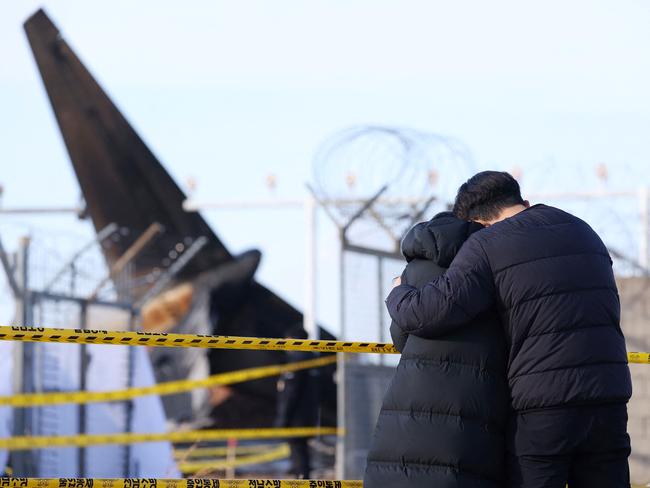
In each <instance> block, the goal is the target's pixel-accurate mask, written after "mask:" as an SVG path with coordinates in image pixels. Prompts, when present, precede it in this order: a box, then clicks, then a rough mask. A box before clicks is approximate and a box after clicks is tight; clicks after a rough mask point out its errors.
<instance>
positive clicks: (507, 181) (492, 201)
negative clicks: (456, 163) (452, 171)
mask: <svg viewBox="0 0 650 488" xmlns="http://www.w3.org/2000/svg"><path fill="white" fill-rule="evenodd" d="M517 204H522V205H523V204H524V199H523V198H521V190H520V189H519V183H517V180H515V179H514V178H513V177H512V175H510V173H506V172H505V171H482V172H481V173H478V174H475V175H474V176H472V177H471V178H470V179H469V180H467V181H466V182H465V183H463V184H462V185H460V188H459V189H458V194H457V195H456V201H455V202H454V215H456V217H458V218H459V219H462V220H492V219H495V218H497V217H498V216H499V214H500V213H501V210H503V209H504V208H507V207H511V206H513V205H517Z"/></svg>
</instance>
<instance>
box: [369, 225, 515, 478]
mask: <svg viewBox="0 0 650 488" xmlns="http://www.w3.org/2000/svg"><path fill="white" fill-rule="evenodd" d="M480 228H481V226H479V225H478V224H470V223H467V222H462V221H460V220H458V219H456V218H455V217H453V216H451V214H441V215H438V216H436V217H434V219H433V220H431V221H430V222H425V223H422V224H418V225H417V226H415V227H414V228H413V229H412V230H411V231H410V232H409V233H408V234H407V236H406V237H405V239H404V241H403V243H402V252H403V254H404V256H405V257H406V259H407V261H408V265H407V266H406V269H405V271H404V274H403V280H404V281H405V282H406V283H409V284H412V285H413V286H423V285H424V284H425V283H427V282H429V281H431V280H432V279H433V278H435V277H437V276H439V275H441V274H442V273H443V272H444V270H445V268H446V267H447V266H449V264H450V263H451V261H452V260H453V258H454V256H455V255H456V253H457V252H458V250H459V249H460V247H461V246H462V244H463V242H465V240H466V239H467V237H468V236H469V235H470V234H471V233H472V232H474V231H476V230H478V229H480ZM391 331H392V332H393V333H396V332H398V331H397V329H396V328H395V327H394V326H393V327H391ZM395 340H396V342H397V344H396V346H397V347H398V348H401V350H402V357H401V359H400V362H399V365H398V366H397V370H396V372H395V376H394V378H393V380H392V382H391V385H390V387H389V389H388V392H387V394H386V397H385V399H384V403H383V406H382V409H381V413H380V415H379V420H378V422H377V427H376V430H375V435H374V438H373V443H372V447H371V450H370V453H369V456H368V464H367V468H366V474H365V479H364V488H397V487H409V488H420V487H422V488H425V487H426V488H430V487H435V488H452V487H453V488H458V487H477V488H478V487H490V488H492V487H493V488H503V486H504V484H503V480H504V459H505V445H504V442H505V428H506V422H507V416H508V393H507V384H506V379H505V364H506V352H505V339H504V337H503V331H502V329H501V326H500V324H499V323H498V321H497V319H496V316H495V314H492V313H486V314H483V315H482V316H480V317H477V318H475V319H473V320H472V321H471V323H469V324H468V326H467V327H465V328H464V329H462V330H459V331H454V332H451V333H449V334H446V335H444V336H440V337H438V338H437V339H436V340H427V339H421V338H419V337H415V336H412V335H411V336H408V337H400V335H399V334H397V335H395Z"/></svg>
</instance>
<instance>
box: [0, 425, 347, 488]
mask: <svg viewBox="0 0 650 488" xmlns="http://www.w3.org/2000/svg"><path fill="white" fill-rule="evenodd" d="M321 435H342V431H341V430H339V429H337V428H336V427H289V428H280V429H276V428H273V429H271V428H264V429H219V430H191V431H186V432H183V431H180V432H162V433H149V434H140V433H135V432H123V433H118V434H78V435H61V436H19V437H8V438H4V439H0V450H3V449H6V450H9V451H20V450H29V449H46V448H51V447H87V446H97V445H102V444H134V443H140V442H162V441H168V442H201V441H225V440H228V439H279V438H287V437H314V436H321ZM0 488H2V485H0Z"/></svg>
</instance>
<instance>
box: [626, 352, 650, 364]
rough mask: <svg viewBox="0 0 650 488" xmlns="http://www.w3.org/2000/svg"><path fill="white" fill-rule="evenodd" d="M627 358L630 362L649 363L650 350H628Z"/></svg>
mask: <svg viewBox="0 0 650 488" xmlns="http://www.w3.org/2000/svg"><path fill="white" fill-rule="evenodd" d="M627 360H628V361H629V362H630V363H636V364H650V352H628V353H627Z"/></svg>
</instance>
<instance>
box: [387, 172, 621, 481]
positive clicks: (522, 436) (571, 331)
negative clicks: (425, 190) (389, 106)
mask: <svg viewBox="0 0 650 488" xmlns="http://www.w3.org/2000/svg"><path fill="white" fill-rule="evenodd" d="M454 213H455V214H456V215H457V216H458V217H459V218H461V219H463V220H468V221H476V222H479V223H481V224H483V225H485V226H486V227H487V228H486V229H484V230H481V231H479V232H476V233H474V234H472V236H470V238H469V239H468V240H467V241H466V242H465V244H464V245H463V247H462V248H461V250H460V251H459V252H458V254H457V255H456V258H455V259H454V261H453V262H452V263H451V265H450V267H449V269H448V270H447V272H446V273H445V274H444V275H443V276H441V277H439V278H437V279H435V280H433V281H431V282H429V283H428V284H426V285H425V286H424V287H422V288H420V289H418V288H414V287H412V286H409V285H406V284H402V285H398V286H396V287H395V288H394V289H393V290H392V292H391V293H390V294H389V296H388V298H387V299H386V304H387V307H388V310H389V313H390V315H391V317H392V318H393V320H394V322H395V323H396V324H397V325H398V326H399V327H400V328H401V329H402V330H403V331H404V332H405V333H408V334H412V335H415V336H418V337H422V338H435V337H439V336H441V335H443V334H448V333H449V332H450V331H453V330H458V329H461V328H463V327H467V326H468V324H472V319H473V318H474V317H476V316H478V315H479V314H481V313H483V312H485V311H487V310H490V309H492V308H494V307H496V308H497V310H498V313H499V316H500V319H501V322H502V324H503V327H504V329H505V333H506V339H507V342H508V364H507V375H508V383H509V388H510V397H511V405H512V408H513V410H514V414H513V415H512V417H511V419H510V421H509V428H508V436H507V449H508V485H509V486H511V487H515V488H519V487H521V488H524V487H525V488H541V487H545V488H564V487H565V486H566V485H567V484H568V486H569V487H570V488H582V487H587V486H588V487H591V488H619V487H620V488H622V487H626V488H627V487H629V486H630V480H629V469H628V460H627V459H628V456H629V454H630V439H629V436H628V434H627V401H628V400H629V398H630V396H631V394H632V385H631V379H630V372H629V368H628V364H627V352H626V348H625V339H624V337H623V333H622V331H621V328H620V302H619V297H618V291H617V288H616V282H615V280H614V274H613V271H612V261H611V258H610V256H609V253H608V251H607V248H606V247H605V245H604V244H603V242H602V241H601V239H600V238H599V237H598V235H597V234H596V233H595V232H594V231H593V230H592V229H591V227H589V225H587V224H586V223H585V222H583V221H582V220H580V219H579V218H577V217H575V216H573V215H571V214H569V213H567V212H564V211H562V210H559V209H557V208H553V207H549V206H546V205H534V206H532V207H531V206H529V205H528V202H526V201H524V200H523V199H522V197H521V194H520V190H519V185H518V183H517V182H516V180H515V179H514V178H512V176H510V175H509V174H508V173H503V172H496V171H486V172H482V173H479V174H477V175H475V176H474V177H472V178H470V179H469V180H468V181H467V183H465V184H463V185H462V186H461V187H460V189H459V191H458V195H457V197H456V202H455V205H454Z"/></svg>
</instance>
